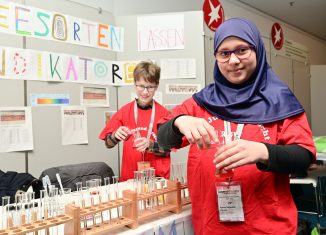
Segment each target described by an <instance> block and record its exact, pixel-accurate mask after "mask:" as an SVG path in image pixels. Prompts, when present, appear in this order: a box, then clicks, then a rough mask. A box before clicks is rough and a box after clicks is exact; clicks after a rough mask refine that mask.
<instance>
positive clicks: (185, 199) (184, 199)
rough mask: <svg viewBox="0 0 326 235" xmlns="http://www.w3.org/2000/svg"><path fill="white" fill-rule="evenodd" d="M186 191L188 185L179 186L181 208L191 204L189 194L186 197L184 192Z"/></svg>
mask: <svg viewBox="0 0 326 235" xmlns="http://www.w3.org/2000/svg"><path fill="white" fill-rule="evenodd" d="M187 189H188V185H186V184H181V192H182V193H181V194H182V196H181V205H182V206H186V205H188V204H191V201H190V196H189V193H188V195H187V196H186V193H185V192H186V190H187Z"/></svg>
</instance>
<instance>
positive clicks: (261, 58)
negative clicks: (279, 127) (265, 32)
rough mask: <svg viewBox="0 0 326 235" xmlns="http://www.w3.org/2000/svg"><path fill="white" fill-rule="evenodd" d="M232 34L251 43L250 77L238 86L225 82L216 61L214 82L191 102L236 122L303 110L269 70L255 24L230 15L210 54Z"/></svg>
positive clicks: (265, 119) (280, 116)
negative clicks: (253, 63) (253, 64)
mask: <svg viewBox="0 0 326 235" xmlns="http://www.w3.org/2000/svg"><path fill="white" fill-rule="evenodd" d="M230 36H235V37H238V38H241V39H243V40H245V41H247V42H248V43H249V44H251V45H253V46H254V48H255V49H254V50H255V52H256V56H257V67H256V70H255V72H254V73H253V75H252V77H251V78H250V79H248V80H247V81H246V82H244V83H243V84H241V85H235V84H232V83H230V82H228V81H227V80H226V79H225V77H224V76H223V75H222V74H221V72H220V70H219V68H218V66H217V63H215V67H214V81H215V82H214V83H212V84H210V85H208V86H206V87H205V88H204V89H202V90H201V91H200V92H198V93H196V94H194V95H193V98H194V99H195V101H196V102H197V103H198V104H199V105H200V106H202V107H204V108H205V109H206V110H208V111H209V112H210V113H212V114H213V115H215V116H217V117H219V118H221V119H223V120H226V121H232V122H237V123H259V124H260V123H261V124H262V123H270V122H275V121H278V120H282V119H285V118H288V117H291V116H294V115H297V114H299V113H302V112H304V109H303V108H302V106H301V104H300V103H299V101H298V100H297V98H296V97H295V96H294V95H293V93H292V92H291V90H290V89H289V88H288V86H287V85H285V83H284V82H282V81H281V80H280V79H279V78H278V77H277V75H276V74H275V73H274V72H273V71H272V69H271V67H270V66H269V65H268V63H267V61H266V51H265V47H264V43H263V41H262V39H261V37H260V33H259V31H258V29H257V27H256V25H255V24H253V23H252V22H251V21H249V20H247V19H242V18H232V19H229V20H226V21H225V22H224V23H223V24H221V25H220V26H219V27H218V29H217V30H216V32H215V37H214V54H215V52H216V51H217V49H218V47H219V45H220V44H221V43H222V42H223V40H224V39H226V38H227V37H230Z"/></svg>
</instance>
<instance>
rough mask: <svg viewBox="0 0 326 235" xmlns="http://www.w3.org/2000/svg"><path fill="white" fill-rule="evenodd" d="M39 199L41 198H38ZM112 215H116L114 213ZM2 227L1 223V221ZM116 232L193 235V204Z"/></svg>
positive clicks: (57, 230) (56, 231)
mask: <svg viewBox="0 0 326 235" xmlns="http://www.w3.org/2000/svg"><path fill="white" fill-rule="evenodd" d="M119 185H120V189H126V188H128V183H127V182H122V183H120V184H119ZM60 197H61V196H60ZM38 201H39V200H38ZM112 216H114V215H113V214H112ZM0 218H2V219H3V217H2V208H1V207H0ZM0 227H1V223H0ZM52 233H53V234H64V225H63V224H62V225H59V226H56V227H51V228H50V234H52ZM112 233H114V234H121V235H127V234H132V235H134V234H142V235H153V234H162V235H163V234H166V235H168V234H178V235H180V234H181V235H182V234H184V235H188V234H190V235H192V234H194V231H193V226H192V222H191V205H190V204H189V205H185V206H183V207H182V211H181V213H179V214H174V213H171V212H164V213H162V214H161V215H159V216H158V217H155V218H152V219H147V220H145V221H141V222H139V226H138V227H137V228H136V229H130V228H128V227H122V228H119V229H116V230H114V231H112ZM38 234H39V235H41V234H45V230H40V231H38Z"/></svg>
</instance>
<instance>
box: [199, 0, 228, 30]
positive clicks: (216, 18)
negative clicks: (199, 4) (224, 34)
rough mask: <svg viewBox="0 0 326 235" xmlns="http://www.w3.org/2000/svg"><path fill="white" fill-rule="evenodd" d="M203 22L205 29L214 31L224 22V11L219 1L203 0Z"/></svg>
mask: <svg viewBox="0 0 326 235" xmlns="http://www.w3.org/2000/svg"><path fill="white" fill-rule="evenodd" d="M203 12H204V21H205V23H206V25H207V27H208V28H209V29H210V30H212V31H213V32H215V30H216V29H217V28H218V26H220V24H222V23H223V21H224V10H223V7H222V5H221V3H220V1H219V0H205V1H204V4H203Z"/></svg>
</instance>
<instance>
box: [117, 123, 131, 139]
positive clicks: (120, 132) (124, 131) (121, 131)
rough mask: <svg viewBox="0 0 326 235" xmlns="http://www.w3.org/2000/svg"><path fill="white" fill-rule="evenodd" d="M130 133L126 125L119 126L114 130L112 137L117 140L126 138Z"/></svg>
mask: <svg viewBox="0 0 326 235" xmlns="http://www.w3.org/2000/svg"><path fill="white" fill-rule="evenodd" d="M130 135H131V131H130V129H129V128H128V127H126V126H120V127H119V128H118V129H117V130H116V131H115V132H114V137H115V138H116V139H117V140H123V141H125V140H127V139H128V138H129V136H130Z"/></svg>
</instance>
